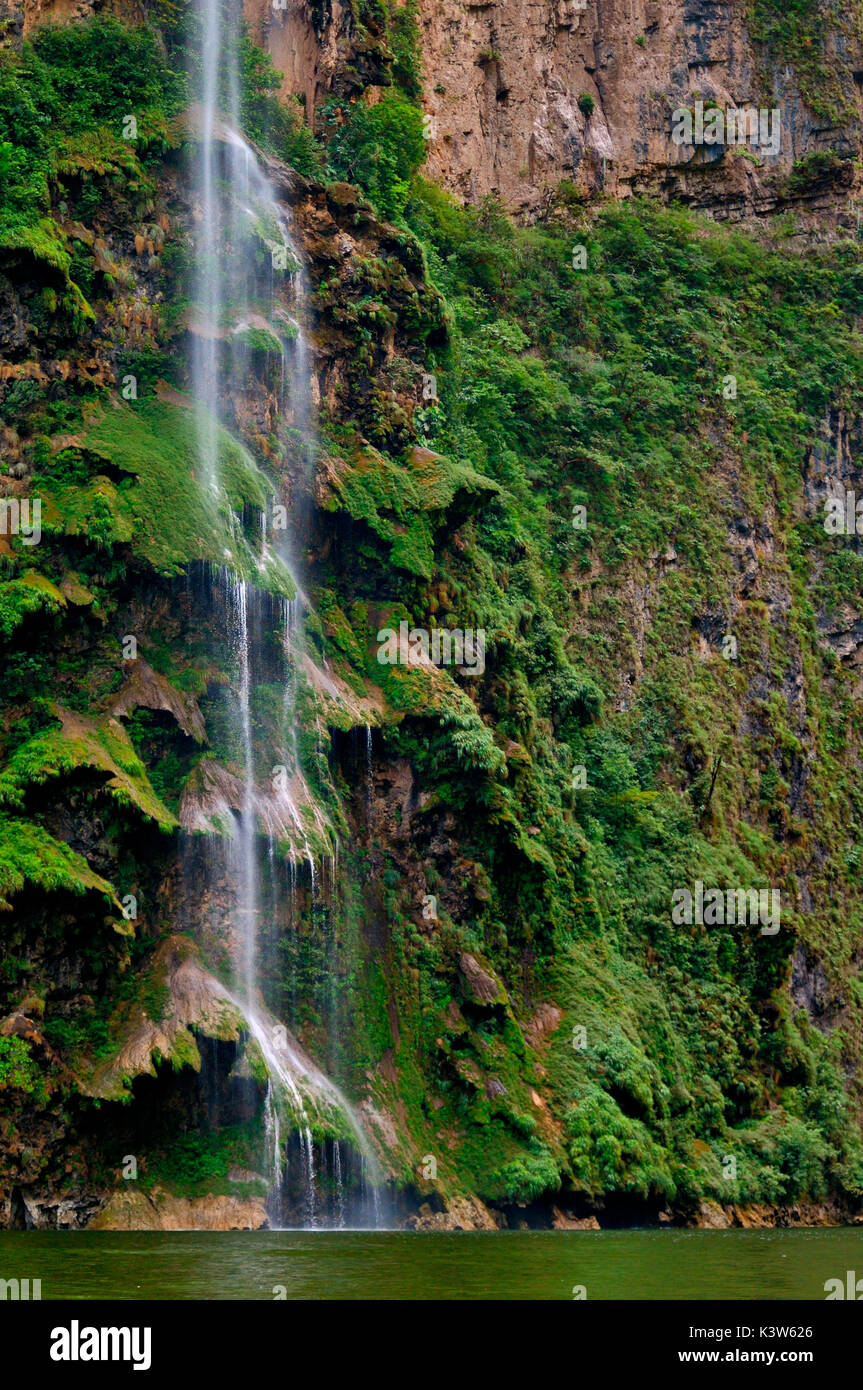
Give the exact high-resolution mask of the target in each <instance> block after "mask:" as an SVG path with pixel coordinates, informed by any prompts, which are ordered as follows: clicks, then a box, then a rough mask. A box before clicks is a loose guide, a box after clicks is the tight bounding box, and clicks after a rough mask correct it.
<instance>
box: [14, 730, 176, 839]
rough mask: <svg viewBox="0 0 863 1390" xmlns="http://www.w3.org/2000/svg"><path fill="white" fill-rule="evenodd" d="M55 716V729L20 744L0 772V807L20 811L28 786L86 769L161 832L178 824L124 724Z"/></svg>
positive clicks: (122, 802)
mask: <svg viewBox="0 0 863 1390" xmlns="http://www.w3.org/2000/svg"><path fill="white" fill-rule="evenodd" d="M58 713H59V716H60V719H61V727H60V728H59V729H56V730H49V731H48V732H46V733H42V734H37V735H36V737H35V738H32V739H30V740H29V741H28V742H27V743H24V744H22V745H21V746H20V747H19V748H18V749H16V751H15V753H14V754H13V756H12V758H11V759H10V761H9V762H8V763H7V764H6V766H5V767H3V768H2V769H0V805H5V806H9V807H15V808H17V809H20V808H21V807H22V806H23V804H24V800H25V797H26V793H27V789H28V787H30V786H32V785H40V784H42V783H44V782H46V781H48V780H50V779H52V778H55V777H57V778H60V777H64V776H68V775H69V774H70V773H72V772H75V771H76V770H77V769H78V768H81V767H90V768H95V769H97V770H98V771H100V772H105V773H108V774H109V777H108V780H107V782H106V784H105V785H106V788H107V790H108V791H109V792H110V794H111V796H112V797H114V799H115V800H116V801H117V802H119V803H120V805H123V806H131V807H134V808H135V809H136V810H137V811H139V812H140V813H141V814H142V815H144V816H146V817H147V818H148V819H150V820H154V821H155V822H156V823H157V825H160V826H161V827H162V829H163V830H170V829H172V828H173V827H174V826H175V825H176V823H177V822H176V820H175V818H174V817H173V816H172V815H171V813H170V811H168V809H167V808H166V807H165V806H164V805H163V804H162V802H161V801H160V800H159V798H158V797H157V796H156V794H155V792H154V791H153V788H152V787H151V785H150V781H149V778H148V777H147V773H146V769H145V768H144V765H143V763H142V762H141V760H140V759H139V758H138V756H137V754H136V753H135V750H134V748H133V747H132V744H131V742H130V740H129V737H128V735H127V733H126V731H125V729H124V728H123V726H122V724H120V723H118V722H117V720H115V719H107V720H105V721H103V722H100V723H97V722H96V721H93V720H89V719H85V718H84V717H83V716H81V715H77V714H72V713H71V712H69V711H66V710H64V711H58Z"/></svg>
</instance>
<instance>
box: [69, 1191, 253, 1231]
mask: <svg viewBox="0 0 863 1390" xmlns="http://www.w3.org/2000/svg"><path fill="white" fill-rule="evenodd" d="M266 1224H267V1210H266V1207H265V1206H264V1203H263V1201H262V1200H261V1199H260V1198H258V1197H229V1196H206V1197H191V1198H189V1197H177V1196H175V1195H174V1194H173V1193H170V1192H166V1191H165V1190H164V1188H160V1187H155V1188H153V1189H152V1191H150V1192H143V1191H141V1190H140V1189H138V1188H130V1189H129V1190H128V1191H126V1192H123V1191H121V1192H115V1193H113V1194H112V1196H111V1197H110V1199H109V1200H108V1202H107V1203H106V1205H105V1206H104V1207H103V1208H102V1210H101V1211H100V1212H99V1214H98V1216H95V1217H94V1218H93V1220H92V1221H91V1222H90V1223H89V1225H88V1230H91V1231H259V1230H261V1228H262V1227H264V1226H266Z"/></svg>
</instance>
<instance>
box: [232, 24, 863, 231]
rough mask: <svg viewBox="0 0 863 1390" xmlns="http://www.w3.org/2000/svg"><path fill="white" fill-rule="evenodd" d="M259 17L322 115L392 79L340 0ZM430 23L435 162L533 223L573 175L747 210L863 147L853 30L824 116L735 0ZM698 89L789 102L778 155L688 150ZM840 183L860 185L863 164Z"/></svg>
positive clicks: (436, 173)
mask: <svg viewBox="0 0 863 1390" xmlns="http://www.w3.org/2000/svg"><path fill="white" fill-rule="evenodd" d="M245 10H246V15H247V18H248V19H249V21H250V24H251V26H252V29H253V32H254V33H255V35H256V37H257V38H258V40H259V41H260V42H262V43H263V44H264V46H266V47H268V48H269V51H270V53H271V54H272V56H273V59H274V62H275V64H276V66H277V67H278V68H279V69H280V70H281V71H282V72H283V73H284V74H285V83H284V88H283V90H284V91H285V93H290V94H294V95H297V96H299V97H301V99H302V100H303V101H304V102H305V105H306V109H307V110H308V111H312V110H313V109H314V108H315V107H317V106H318V105H319V103H320V101H321V100H322V99H323V98H324V96H325V95H326V94H327V93H328V92H337V93H340V94H345V93H351V92H352V91H356V90H360V89H362V88H363V87H365V86H369V87H371V88H372V89H374V87H375V84H376V82H377V81H379V80H381V79H380V76H379V75H378V76H376V69H377V68H378V67H379V66H380V59H381V50H380V37H381V36H380V35H376V34H375V33H374V32H368V31H367V30H366V31H363V32H362V34H360V32H358V30H357V28H356V26H355V25H354V24H353V22H352V19H351V14H350V11H349V10H348V8H347V7H346V6H342V5H341V4H340V3H339V0H332V2H331V3H330V0H323V3H314V4H300V5H290V6H289V5H287V3H286V4H285V5H284V7H283V8H281V9H280V8H279V7H278V4H275V5H272V6H271V5H267V4H266V3H265V0H246V5H245ZM419 24H420V36H421V50H422V56H423V72H424V97H423V105H424V108H425V110H426V112H427V113H428V114H429V115H431V116H433V117H434V118H435V122H436V129H435V135H434V138H433V139H432V140H431V141H430V143H429V157H428V162H427V166H426V167H427V172H428V175H429V177H430V178H432V179H434V180H437V181H439V182H441V183H443V184H445V185H446V186H447V187H449V188H450V189H451V190H452V191H453V192H454V193H456V194H458V195H459V196H460V197H462V198H464V199H465V200H467V201H470V202H475V201H476V200H478V199H479V198H482V197H483V196H484V195H485V194H489V193H494V194H497V195H499V196H500V197H501V198H502V199H503V201H504V202H505V203H506V204H507V206H508V207H509V208H511V209H512V210H514V211H518V212H520V213H522V214H525V215H527V216H533V215H535V214H536V213H538V212H539V211H540V210H541V208H542V206H543V202H544V199H545V198H546V197H547V195H548V194H549V193H550V192H551V190H553V189H554V188H555V186H556V185H557V184H558V182H559V181H560V180H561V179H569V180H571V181H572V182H573V183H574V184H575V185H576V186H577V188H578V189H579V190H580V191H581V192H582V193H585V194H591V193H598V192H604V193H610V194H612V195H613V196H618V197H619V196H627V195H628V194H629V193H630V192H631V191H637V190H640V189H649V190H650V191H652V192H662V193H666V194H673V195H675V196H677V197H680V198H683V199H685V200H687V201H690V202H692V203H694V204H696V205H698V206H704V207H708V208H710V209H711V210H713V211H715V212H717V213H719V214H720V215H723V216H731V217H735V216H736V217H741V216H746V215H752V214H754V213H755V214H757V213H759V212H764V211H769V210H771V209H772V208H775V207H776V206H777V204H778V203H780V202H781V200H782V199H783V198H784V197H785V196H787V193H788V190H787V189H785V190H783V182H784V180H785V179H786V176H787V175H788V173H789V171H790V170H791V168H792V166H793V165H794V163H795V161H798V160H800V159H802V158H803V157H805V156H807V155H810V154H812V153H813V152H816V151H821V150H825V149H828V148H829V149H833V150H838V151H839V152H840V153H844V154H845V155H847V156H851V155H853V154H854V153H855V151H857V150H858V149H859V146H860V119H861V113H863V97H861V91H860V84H859V81H858V79H857V77H856V76H855V74H858V73H859V70H860V69H861V67H863V59H861V55H860V52H859V43H857V41H856V40H854V39H853V38H852V37H851V35H850V33H848V34H845V33H842V32H836V33H833V34H828V35H826V36H824V38H823V62H824V63H825V65H827V66H828V67H829V68H830V70H831V73H832V75H833V81H834V82H835V88H836V97H835V100H833V101H832V102H831V103H827V102H823V103H821V104H820V105H821V108H822V110H823V108H826V107H828V106H829V112H827V111H824V113H823V114H820V115H818V114H815V112H813V110H812V109H811V107H810V106H808V105H807V102H806V100H805V99H804V96H808V97H809V100H810V101H812V100H813V96H812V92H811V91H809V90H808V89H807V91H806V92H805V93H803V94H801V91H800V88H799V86H798V84H797V82H796V80H795V78H794V77H793V76H792V74H791V70H790V69H789V68H788V67H787V66H786V65H785V64H784V63H782V62H779V61H777V59H776V56H775V55H771V54H770V53H769V52H767V51H766V50H765V49H764V48H763V46H762V45H761V44H759V43H757V42H756V41H755V40H754V39H753V38H752V36H751V34H750V32H749V30H748V28H747V24H746V13H745V9H744V8H743V7H741V6H733V5H731V4H729V3H723V2H722V0H719V3H717V2H716V0H657V2H656V3H654V0H637V3H636V4H635V5H634V6H630V5H624V4H623V3H622V2H621V0H420V5H419ZM371 95H372V99H373V98H374V91H372V94H371ZM696 99H700V100H701V101H703V102H704V103H705V104H706V105H707V106H709V105H710V104H711V103H715V104H716V105H718V106H719V107H721V108H723V109H728V108H731V107H749V106H753V107H756V108H762V107H764V108H765V109H768V110H769V109H770V108H773V107H776V106H781V112H782V116H781V139H780V142H779V149H778V152H777V153H775V154H774V153H772V152H771V153H767V154H765V153H764V151H763V150H761V149H757V148H755V149H750V151H749V153H748V154H746V155H744V154H743V153H742V152H740V151H727V150H725V149H724V148H723V147H722V146H719V145H713V146H708V145H702V146H700V147H693V146H689V147H687V146H686V145H677V144H675V143H674V141H673V140H672V113H673V111H674V110H675V109H676V108H678V107H681V106H689V107H694V103H695V101H696ZM816 104H818V103H817V102H816ZM753 155H754V158H753V157H752V156H753ZM705 175H708V177H705ZM836 178H839V179H840V180H841V179H842V178H845V179H846V180H849V181H850V180H851V179H852V170H851V166H850V164H848V165H847V167H845V168H844V169H842V170H840V171H838V172H837V171H834V175H832V176H831V180H828V182H831V183H832V182H835V179H836ZM819 191H823V192H827V190H826V189H824V190H819V189H818V188H817V187H816V188H810V189H809V190H808V191H807V196H809V197H811V196H813V195H814V196H815V197H816V198H817V196H818V194H819Z"/></svg>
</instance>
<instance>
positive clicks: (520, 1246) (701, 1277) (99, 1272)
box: [0, 1227, 863, 1300]
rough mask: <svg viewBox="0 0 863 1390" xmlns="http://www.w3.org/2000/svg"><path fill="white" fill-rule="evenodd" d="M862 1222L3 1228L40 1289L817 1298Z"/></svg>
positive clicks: (46, 1295)
mask: <svg viewBox="0 0 863 1390" xmlns="http://www.w3.org/2000/svg"><path fill="white" fill-rule="evenodd" d="M848 1270H855V1271H858V1272H859V1276H863V1229H854V1228H847V1227H845V1228H840V1229H830V1230H824V1229H819V1230H805V1231H800V1230H795V1231H788V1230H779V1231H736V1230H735V1231H675V1230H670V1231H501V1232H478V1233H467V1232H464V1233H462V1232H445V1233H443V1232H441V1233H435V1232H429V1233H414V1232H395V1231H390V1232H385V1231H320V1232H318V1231H257V1232H195V1231H187V1232H186V1231H184V1232H176V1233H161V1232H123V1233H117V1234H114V1233H111V1232H101V1231H100V1232H96V1231H92V1232H87V1231H80V1232H73V1231H69V1232H65V1231H57V1232H54V1231H20V1232H19V1231H3V1232H0V1278H6V1279H9V1278H18V1279H25V1278H29V1279H31V1280H33V1279H41V1281H42V1298H43V1300H45V1299H98V1298H107V1299H172V1300H173V1299H260V1300H263V1299H274V1298H277V1297H281V1298H287V1299H421V1300H437V1299H489V1298H497V1299H572V1298H573V1297H577V1296H579V1295H578V1294H577V1293H576V1292H575V1291H576V1290H578V1289H579V1288H582V1287H583V1289H584V1291H585V1292H584V1295H581V1296H584V1297H586V1298H587V1299H623V1298H633V1299H650V1300H654V1299H818V1300H823V1299H824V1297H825V1292H824V1283H825V1280H827V1279H832V1278H840V1279H842V1280H843V1281H844V1280H845V1279H846V1277H847V1271H848Z"/></svg>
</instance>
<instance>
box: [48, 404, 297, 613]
mask: <svg viewBox="0 0 863 1390" xmlns="http://www.w3.org/2000/svg"><path fill="white" fill-rule="evenodd" d="M215 437H216V442H217V456H218V457H217V470H218V480H219V486H218V488H217V489H214V488H212V487H211V486H210V483H209V480H208V479H206V478H203V477H201V476H200V473H201V468H200V464H199V461H198V456H199V445H198V437H197V424H196V415H195V412H194V410H193V409H192V408H191V403H190V404H189V406H188V407H187V406H186V405H177V404H173V403H169V402H167V401H162V400H148V401H142V402H140V403H139V404H137V405H136V406H135V407H134V408H133V407H132V406H130V405H125V404H119V403H114V404H111V405H107V406H106V407H105V408H104V409H103V410H101V411H99V412H96V413H94V415H93V416H92V417H91V419H90V421H89V422H88V423H86V424H84V426H83V427H82V428H81V430H80V432H79V434H78V435H77V436H76V443H75V445H72V446H69V447H67V448H66V449H64V450H63V451H62V453H61V454H60V455H58V456H57V458H56V461H55V463H54V465H53V467H52V469H51V472H50V473H49V474H47V475H46V476H45V477H44V478H40V479H39V480H38V487H39V490H40V493H41V495H42V497H43V502H44V512H43V521H44V525H45V529H46V530H48V531H53V532H55V533H57V532H59V533H63V534H67V535H84V536H87V537H89V538H90V539H91V540H92V541H93V542H94V543H95V544H96V545H101V546H110V545H114V544H120V543H127V544H129V545H130V546H131V548H132V550H133V552H134V553H136V554H137V555H139V556H140V557H141V558H142V559H144V560H146V561H148V562H149V563H150V564H151V565H152V566H153V567H154V568H155V569H156V570H158V571H159V572H161V573H162V574H168V575H171V574H178V573H180V571H181V570H182V569H183V568H184V567H185V566H186V565H187V564H189V563H190V562H191V561H209V562H211V563H213V564H218V565H225V566H227V567H228V568H230V569H234V570H236V571H238V572H239V573H241V574H242V575H243V577H244V578H246V579H250V580H253V581H254V582H256V583H258V584H259V585H261V587H264V588H268V589H271V590H273V591H274V592H277V593H281V594H283V595H284V596H285V597H293V595H294V593H295V589H294V585H293V582H292V580H291V579H290V576H289V574H288V573H287V571H286V569H285V567H284V565H282V564H281V562H280V561H279V560H278V557H276V556H275V555H269V556H267V557H265V558H263V559H261V558H260V557H259V556H258V555H257V553H256V552H255V550H254V549H253V547H252V544H251V542H250V540H249V539H248V538H247V536H246V534H245V532H244V530H243V525H242V514H243V511H244V509H245V508H251V509H253V510H257V511H263V510H265V508H266V507H267V504H268V501H269V499H270V498H271V496H272V487H271V485H270V484H269V482H268V481H267V480H266V479H265V477H264V475H263V474H262V473H261V472H260V470H259V469H258V467H257V465H256V464H255V462H254V460H253V459H252V457H251V455H250V454H249V453H248V451H247V450H245V449H244V448H243V447H242V446H241V445H239V444H237V443H236V441H235V440H233V439H232V438H231V436H230V435H229V434H228V433H227V432H226V431H225V430H223V429H221V428H220V427H217V428H216V432H215ZM88 460H91V461H92V462H90V463H88ZM100 462H101V463H102V464H103V465H104V464H108V465H110V467H111V469H112V470H116V473H117V474H118V475H123V474H126V475H128V476H127V477H126V478H123V477H122V476H119V477H117V478H116V480H115V481H112V480H111V479H110V478H108V477H105V476H103V477H99V476H98V475H97V476H96V477H91V478H90V479H89V480H87V481H83V482H79V481H77V476H79V475H80V471H81V469H82V468H83V469H85V470H87V469H97V468H98V467H99V463H100ZM73 479H75V481H73ZM133 480H134V481H133Z"/></svg>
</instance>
